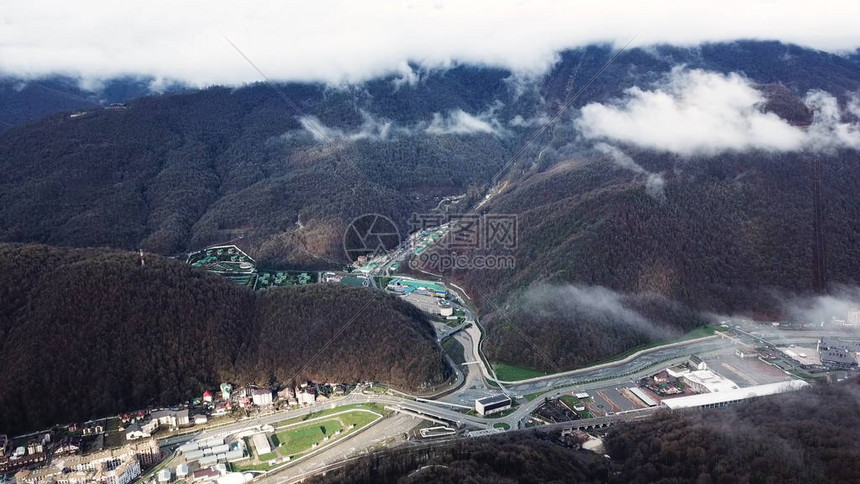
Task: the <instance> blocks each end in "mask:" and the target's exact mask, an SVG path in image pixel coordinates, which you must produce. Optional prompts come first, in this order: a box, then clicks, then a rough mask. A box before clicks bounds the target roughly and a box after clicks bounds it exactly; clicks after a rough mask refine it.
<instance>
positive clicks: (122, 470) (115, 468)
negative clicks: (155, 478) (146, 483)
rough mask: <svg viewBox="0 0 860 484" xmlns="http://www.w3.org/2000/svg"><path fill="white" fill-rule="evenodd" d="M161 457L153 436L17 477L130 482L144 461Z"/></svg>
mask: <svg viewBox="0 0 860 484" xmlns="http://www.w3.org/2000/svg"><path fill="white" fill-rule="evenodd" d="M160 458H161V456H160V452H159V448H158V443H157V442H156V441H155V440H154V439H150V440H148V441H147V442H142V443H139V444H129V445H125V446H123V447H120V448H117V449H109V450H104V451H101V452H95V453H92V454H89V455H86V456H73V457H66V458H62V459H54V460H53V461H52V462H51V465H50V466H47V467H43V468H41V469H38V470H36V471H32V472H31V471H22V472H19V473H18V474H16V478H17V480H18V482H19V483H25V484H47V483H62V484H84V483H99V484H128V483H131V482H134V480H135V479H137V477H138V476H140V468H141V462H143V463H146V464H153V463H155V462H156V461H157V460H158V459H160ZM168 472H169V471H168Z"/></svg>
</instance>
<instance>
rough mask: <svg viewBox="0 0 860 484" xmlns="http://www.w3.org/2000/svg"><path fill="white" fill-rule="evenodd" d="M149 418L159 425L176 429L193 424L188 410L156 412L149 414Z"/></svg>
mask: <svg viewBox="0 0 860 484" xmlns="http://www.w3.org/2000/svg"><path fill="white" fill-rule="evenodd" d="M149 417H150V418H151V419H152V420H155V421H157V422H158V424H159V425H166V426H168V427H174V428H175V427H181V426H183V425H188V424H189V423H190V422H191V419H189V418H188V409H187V408H183V409H181V410H156V411H155V412H152V413H151V414H149Z"/></svg>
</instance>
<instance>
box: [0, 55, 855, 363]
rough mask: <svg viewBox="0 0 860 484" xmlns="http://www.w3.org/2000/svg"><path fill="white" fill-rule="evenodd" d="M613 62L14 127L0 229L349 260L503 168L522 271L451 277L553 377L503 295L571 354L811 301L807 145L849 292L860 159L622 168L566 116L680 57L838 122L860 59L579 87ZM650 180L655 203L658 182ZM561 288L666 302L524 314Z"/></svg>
mask: <svg viewBox="0 0 860 484" xmlns="http://www.w3.org/2000/svg"><path fill="white" fill-rule="evenodd" d="M612 55H613V51H612V50H611V49H610V48H609V47H608V46H590V47H585V48H581V49H576V50H571V51H566V52H563V53H561V54H560V55H559V59H558V62H557V63H556V64H555V65H554V66H553V67H552V69H551V70H550V71H549V72H548V73H546V74H545V75H544V76H539V77H533V76H532V77H529V76H522V75H518V74H516V73H512V72H508V71H505V70H503V69H497V68H489V67H477V66H468V65H457V66H453V67H450V68H448V69H423V68H419V67H418V66H414V67H415V69H416V72H417V79H416V80H415V82H414V83H411V84H410V83H403V82H399V81H400V80H399V79H397V78H394V77H389V78H382V79H376V80H373V81H368V82H366V83H363V84H358V85H347V86H337V87H332V86H324V85H316V84H289V85H283V86H280V87H279V89H281V90H282V91H283V93H284V94H285V95H286V96H287V97H289V98H290V100H291V101H293V102H294V103H295V104H296V105H297V106H299V108H300V109H301V110H302V111H303V112H304V113H306V114H307V115H308V117H307V118H301V117H300V116H299V115H297V113H296V112H295V111H294V110H293V109H292V108H291V107H290V106H289V105H288V104H287V103H286V102H284V100H283V99H282V98H281V97H280V96H279V94H278V93H277V92H276V91H275V90H273V89H272V88H271V87H270V86H268V85H265V84H255V85H250V86H244V87H240V88H225V87H213V88H210V89H206V90H203V91H199V92H190V93H181V94H167V95H162V96H153V97H144V98H140V99H136V100H134V101H132V102H130V103H129V105H128V109H121V110H97V111H94V112H92V113H89V114H87V115H85V116H80V117H76V118H69V117H68V116H67V115H65V114H57V115H54V116H51V117H48V118H45V119H42V120H40V121H37V122H33V123H30V124H26V125H23V126H18V127H12V128H9V129H7V130H5V131H3V132H2V133H0V171H2V173H3V174H4V177H2V179H0V240H2V241H11V242H39V243H47V244H53V245H60V246H79V247H89V246H111V247H115V248H125V249H136V248H138V247H143V248H144V249H146V250H148V251H152V252H157V253H162V254H176V253H180V252H186V251H190V250H194V249H199V248H202V247H204V246H207V245H210V244H215V243H226V242H228V241H229V242H230V243H235V244H237V245H239V246H240V247H242V248H243V249H244V250H245V251H246V252H248V253H249V254H251V255H252V256H253V257H254V258H256V259H257V260H259V261H262V262H264V263H273V264H277V265H280V266H285V267H289V266H292V267H298V266H300V267H304V268H310V267H319V268H322V267H336V266H339V265H341V264H342V263H344V262H346V257H345V255H344V253H343V252H344V251H343V249H342V244H341V242H342V236H343V233H344V229H345V228H346V226H347V224H348V223H349V222H350V221H351V220H353V219H354V218H355V217H357V216H359V215H362V214H365V213H381V214H383V215H386V216H389V217H391V218H392V219H393V220H394V221H395V223H396V224H398V226H399V227H400V228H401V233H404V232H405V231H406V230H407V228H408V221H409V220H410V215H411V214H413V213H424V212H427V211H430V210H432V209H433V208H434V207H437V206H438V204H439V202H440V201H441V200H442V198H443V197H445V196H449V195H458V194H467V196H466V197H465V198H464V199H463V200H462V201H461V202H460V203H459V204H458V205H456V208H455V210H467V209H469V207H472V208H474V207H475V206H476V205H477V203H478V202H479V201H480V200H482V199H483V197H484V195H485V194H487V193H488V190H489V189H490V188H491V187H492V186H493V184H494V182H496V181H499V180H501V183H500V184H499V185H498V187H499V190H498V191H497V192H494V196H493V197H492V198H491V199H490V200H489V202H488V203H486V204H483V205H481V206H480V208H478V209H477V210H478V211H480V212H486V213H497V214H499V213H501V214H512V215H516V216H517V219H518V221H519V239H518V243H517V247H516V249H515V250H514V251H513V253H512V255H514V256H515V258H516V269H515V270H511V271H498V270H489V271H488V270H484V271H481V270H470V271H468V272H464V273H459V274H454V278H455V279H456V280H457V281H459V282H462V283H463V284H465V286H466V289H467V291H468V292H469V293H470V294H472V295H473V296H474V297H475V298H476V300H477V301H478V304H479V305H480V310H481V312H482V313H483V315H484V316H487V323H488V328H489V336H490V343H489V344H488V346H487V347H486V350H487V352H488V354H490V355H492V357H493V358H494V359H500V360H504V361H509V362H514V363H519V364H525V365H529V366H540V367H543V368H544V369H550V368H549V367H547V366H545V365H547V363H546V361H545V360H546V359H545V358H543V360H544V361H542V362H541V361H537V359H536V358H535V357H534V355H529V354H526V353H523V352H521V351H519V350H518V348H519V346H520V345H521V340H520V336H519V335H518V334H516V332H513V333H512V332H510V331H508V329H509V328H508V327H507V325H505V324H496V323H497V322H499V321H503V320H504V319H505V318H503V317H500V315H499V314H498V311H497V310H496V308H508V309H506V310H505V311H506V312H507V313H511V314H512V315H515V316H516V318H521V319H522V321H523V323H524V324H521V326H523V331H524V333H526V334H527V335H529V337H530V339H532V340H535V341H543V342H541V343H539V346H541V350H542V352H543V353H545V354H547V355H550V357H551V359H552V360H553V361H555V362H557V363H556V364H558V365H561V366H563V367H566V366H567V365H574V366H575V365H579V364H582V363H584V362H587V361H593V360H594V359H599V358H603V357H605V356H608V355H610V354H612V353H616V352H618V351H620V350H623V349H625V348H629V347H630V346H633V345H637V344H641V343H644V342H647V341H652V340H654V339H655V338H658V337H659V336H660V335H666V334H677V333H680V332H682V331H684V330H686V329H689V328H690V327H692V326H693V325H695V324H698V323H699V322H700V320H699V319H697V316H695V313H696V312H697V311H712V312H757V313H767V314H775V311H776V309H778V308H777V307H776V306H775V300H774V298H773V294H775V293H782V292H791V293H793V292H799V293H808V292H810V291H811V289H812V287H813V284H812V281H811V280H812V269H811V268H812V264H813V243H812V242H813V234H812V225H813V219H812V216H813V204H812V195H813V184H812V176H813V172H812V168H811V161H812V160H811V157H815V158H816V159H819V160H820V162H821V165H822V168H823V181H822V200H823V207H824V217H823V219H822V223H823V232H824V240H825V242H826V250H825V251H824V256H825V266H826V270H827V276H828V281H829V282H830V283H832V284H856V283H857V274H858V273H860V272H858V269H860V268H858V267H857V264H858V260H860V258H858V255H860V254H858V253H857V250H858V249H857V248H856V244H855V243H854V241H855V240H857V236H858V232H860V225H858V222H857V221H858V220H860V218H858V215H860V205H858V203H857V202H856V199H857V197H856V196H855V195H856V193H857V192H858V190H857V189H858V186H857V185H858V183H860V176H858V175H860V173H858V171H857V170H858V169H857V167H858V156H857V152H856V151H855V150H849V149H845V148H844V147H841V148H834V149H826V150H795V151H786V152H782V154H778V153H774V152H772V151H768V150H756V149H735V150H729V151H720V152H711V153H705V154H701V153H697V154H695V155H691V156H687V155H681V154H667V152H665V151H658V150H653V149H649V148H647V147H641V146H639V147H637V146H628V145H624V144H623V143H616V144H618V146H617V147H616V149H618V150H621V151H623V153H624V156H628V157H630V158H631V159H632V160H634V161H635V163H636V164H637V165H636V166H637V167H638V168H635V169H631V168H630V167H626V168H625V167H623V166H622V165H623V164H619V162H618V161H617V160H613V156H611V155H610V154H607V153H604V152H601V151H599V150H597V149H596V146H595V145H596V144H597V142H598V141H601V140H600V139H591V138H588V137H586V136H585V135H584V134H583V131H582V129H578V128H577V126H578V124H577V120H578V119H579V116H580V114H581V109H580V108H582V107H583V106H586V105H588V104H589V103H597V102H599V103H605V106H609V107H612V106H616V107H617V105H618V104H619V103H621V102H622V101H620V100H623V99H629V96H631V93H635V92H642V91H643V90H644V91H647V90H650V89H654V85H655V83H660V82H662V83H664V84H665V83H666V79H667V77H669V76H671V75H672V73H674V72H677V71H678V70H684V69H686V70H694V69H701V70H702V72H708V73H715V74H719V75H721V74H729V73H735V74H732V75H733V76H735V75H736V76H737V79H743V80H744V81H743V82H745V83H747V82H748V83H749V85H750V86H752V87H753V88H754V89H755V90H756V92H760V93H761V96H762V100H761V102H757V103H756V104H755V105H754V106H751V107H749V110H750V111H754V112H756V113H758V114H765V113H767V115H768V116H773V117H774V118H777V117H778V118H777V119H784V120H787V121H788V122H790V123H791V124H792V126H794V127H803V128H798V129H806V127H808V126H810V123H811V121H812V118H813V114H812V112H811V110H810V109H809V107H808V106H806V104H805V103H804V99H805V97H806V96H807V95H808V94H809V93H810V92H815V91H817V90H821V91H824V92H826V93H829V95H832V96H833V99H834V100H835V102H836V104H837V107H839V108H840V109H842V111H843V112H846V113H849V112H850V109H848V108H850V106H853V104H851V103H850V101H851V99H853V98H852V96H853V95H855V93H857V92H860V65H858V64H857V63H856V62H854V61H852V60H851V59H849V58H846V57H840V56H837V55H833V54H828V53H824V52H819V51H814V50H809V49H803V48H800V47H797V46H792V45H785V44H781V43H778V42H757V41H755V42H754V41H749V42H746V41H744V42H733V43H721V44H704V45H701V46H698V47H690V48H678V47H672V46H651V47H646V48H635V49H630V50H628V51H625V52H624V53H622V54H621V55H620V56H618V58H617V59H615V61H614V62H613V63H612V64H611V65H609V67H608V68H607V69H606V70H605V71H603V73H602V74H601V75H600V76H599V77H598V78H597V79H596V80H594V82H592V83H591V84H590V85H589V86H588V88H587V89H586V90H585V91H583V93H582V95H581V96H579V97H577V98H574V96H575V95H576V93H578V92H579V91H580V89H582V88H583V87H584V86H585V85H586V83H587V82H589V80H590V79H591V78H592V76H593V75H594V73H596V72H598V71H599V70H600V68H601V67H603V66H604V65H605V64H606V62H607V61H608V60H609V59H610V58H611V57H612ZM733 79H734V77H733ZM634 87H635V88H636V89H638V91H637V90H636V89H633V88H634ZM670 87H671V86H670ZM625 96H628V97H627V98H625ZM568 104H569V109H568V111H567V112H566V113H565V114H563V115H562V116H561V117H560V118H559V119H558V120H557V122H556V123H555V124H554V125H553V127H552V128H551V129H549V130H547V131H546V132H545V133H544V134H543V135H542V136H539V137H537V138H535V139H534V140H533V142H532V143H531V144H529V145H528V146H527V147H526V149H524V150H523V151H522V152H521V153H520V151H519V150H520V148H522V147H523V146H525V145H526V142H527V140H529V139H530V136H531V135H532V133H534V132H535V131H536V130H537V129H539V128H540V126H542V125H543V123H545V122H546V121H547V120H548V119H550V118H551V117H552V116H553V115H554V114H556V113H557V112H558V110H559V109H560V108H561V107H562V106H565V105H568ZM846 116H848V117H849V118H850V116H853V115H851V114H846ZM855 117H856V116H855ZM771 120H772V119H771ZM851 120H853V121H852V122H856V121H857V120H856V119H854V118H851V119H849V121H851ZM649 124H657V123H649ZM671 134H672V133H670V135H671ZM677 137H678V138H683V137H684V135H680V134H679V135H677ZM515 153H519V155H520V156H518V157H517V158H516V160H513V162H512V163H510V165H508V161H509V160H510V158H511V156H513V155H514V154H515ZM503 168H505V169H503ZM648 174H652V175H655V176H657V178H658V179H659V181H660V185H659V190H660V196H655V195H654V194H653V193H651V192H649V190H652V189H653V188H654V186H652V185H649V183H651V182H652V181H653V179H652V177H651V176H650V175H648ZM567 284H571V285H574V286H577V287H595V286H600V287H606V288H608V289H610V290H613V291H616V292H617V293H619V294H620V298H621V300H622V305H624V304H627V303H626V302H624V301H628V302H629V301H634V302H635V301H660V302H659V303H655V304H646V305H645V306H648V307H644V306H643V305H641V304H640V305H638V306H637V309H636V312H637V313H640V314H641V311H645V312H646V313H648V317H647V319H649V320H650V319H655V318H656V319H657V320H656V321H651V322H652V323H654V324H655V325H656V326H657V327H658V330H657V331H651V330H648V331H641V330H640V329H641V328H633V330H631V328H630V327H623V326H622V327H615V326H613V325H612V324H611V323H606V324H603V325H601V324H591V323H593V322H594V321H597V320H603V321H612V320H613V319H612V318H606V317H605V315H600V314H598V315H596V316H595V317H591V316H589V317H585V316H581V315H582V314H583V312H582V311H580V312H578V313H577V312H568V313H567V314H566V315H561V316H559V315H554V314H552V313H550V312H544V313H535V312H533V311H531V312H530V311H520V313H522V314H518V313H517V310H516V307H515V306H516V305H517V304H518V303H517V301H520V300H521V299H518V298H522V297H525V296H529V297H533V296H534V293H533V291H532V292H531V293H529V292H528V291H530V290H531V289H530V288H533V286H535V285H541V286H546V285H551V286H564V285H567ZM640 310H641V311H640ZM572 314H578V316H576V317H571V315H572ZM600 327H612V330H611V331H608V332H607V331H604V330H598V329H597V328H600ZM565 335H566V336H567V338H561V337H560V336H565Z"/></svg>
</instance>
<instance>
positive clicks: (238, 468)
mask: <svg viewBox="0 0 860 484" xmlns="http://www.w3.org/2000/svg"><path fill="white" fill-rule="evenodd" d="M271 468H272V466H270V465H269V463H268V462H262V463H260V464H238V463H234V464H233V470H234V471H235V472H244V471H267V470H269V469H271Z"/></svg>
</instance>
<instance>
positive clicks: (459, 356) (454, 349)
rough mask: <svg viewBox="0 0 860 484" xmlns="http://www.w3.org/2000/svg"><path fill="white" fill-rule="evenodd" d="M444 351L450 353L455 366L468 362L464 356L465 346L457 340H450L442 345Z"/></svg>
mask: <svg viewBox="0 0 860 484" xmlns="http://www.w3.org/2000/svg"><path fill="white" fill-rule="evenodd" d="M442 349H443V350H445V352H446V353H448V356H450V357H451V360H452V361H453V362H454V364H455V365H462V364H463V363H465V362H466V358H465V357H464V356H463V352H464V349H463V345H461V344H460V342H459V341H457V340H456V339H454V338H448V339H447V340H445V342H444V343H442Z"/></svg>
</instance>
